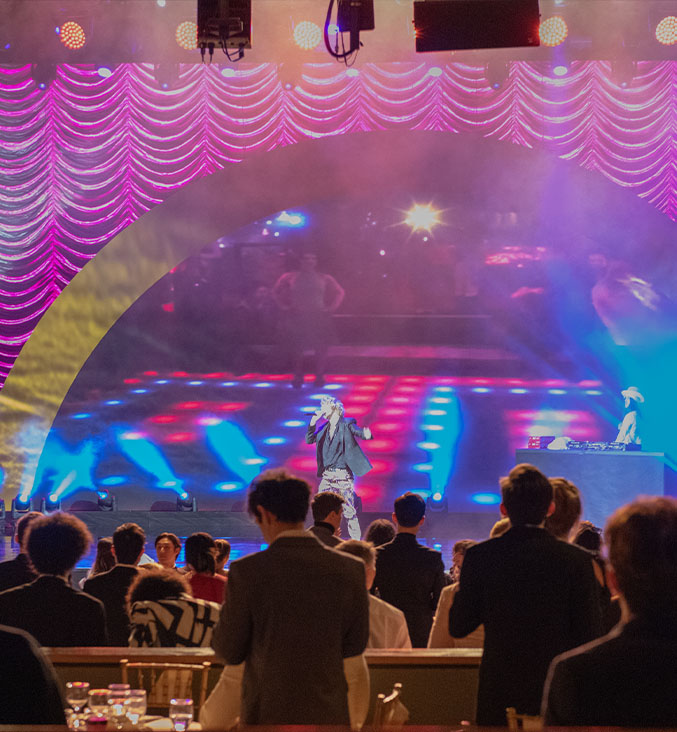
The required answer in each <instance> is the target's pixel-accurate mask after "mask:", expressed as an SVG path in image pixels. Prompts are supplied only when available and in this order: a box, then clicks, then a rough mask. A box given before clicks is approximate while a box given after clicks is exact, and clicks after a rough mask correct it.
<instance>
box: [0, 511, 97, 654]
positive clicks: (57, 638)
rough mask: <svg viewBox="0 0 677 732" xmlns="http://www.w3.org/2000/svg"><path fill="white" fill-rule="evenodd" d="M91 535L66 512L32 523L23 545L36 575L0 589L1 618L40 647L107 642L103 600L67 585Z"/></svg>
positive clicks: (88, 543) (80, 522) (89, 542)
mask: <svg viewBox="0 0 677 732" xmlns="http://www.w3.org/2000/svg"><path fill="white" fill-rule="evenodd" d="M91 542H92V537H91V534H90V533H89V531H88V529H87V527H86V526H85V525H84V523H83V522H82V521H80V519H78V518H76V517H75V516H71V515H69V514H67V513H54V514H51V515H50V516H43V517H41V518H39V519H35V521H33V522H32V523H31V526H30V529H29V531H28V538H27V540H26V549H27V551H28V556H29V558H30V560H31V563H32V565H33V567H35V570H36V571H37V573H38V577H37V579H35V580H34V581H33V582H31V583H30V584H27V585H21V587H15V588H13V589H11V590H5V592H2V593H0V623H2V624H3V625H9V626H11V627H13V628H20V629H21V630H25V631H26V632H27V633H30V634H31V635H32V636H33V637H34V638H35V639H36V640H37V641H38V643H40V645H43V646H103V645H106V616H105V613H104V609H103V605H102V604H101V603H100V602H99V601H98V600H97V599H95V598H93V597H90V596H89V595H87V594H85V593H84V592H78V591H77V590H74V589H73V588H72V587H71V585H70V574H71V572H72V570H73V567H74V566H75V565H76V563H77V561H78V560H79V559H80V557H82V555H83V554H85V552H86V551H87V550H88V549H89V546H90V544H91Z"/></svg>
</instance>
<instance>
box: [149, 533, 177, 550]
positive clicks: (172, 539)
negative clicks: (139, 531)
mask: <svg viewBox="0 0 677 732" xmlns="http://www.w3.org/2000/svg"><path fill="white" fill-rule="evenodd" d="M162 539H167V540H168V541H170V542H171V543H172V544H173V545H174V548H175V549H181V541H180V539H179V537H178V536H177V535H176V534H172V532H171V531H163V532H162V533H161V534H158V535H157V536H156V537H155V544H153V546H156V547H157V545H158V542H160V541H162Z"/></svg>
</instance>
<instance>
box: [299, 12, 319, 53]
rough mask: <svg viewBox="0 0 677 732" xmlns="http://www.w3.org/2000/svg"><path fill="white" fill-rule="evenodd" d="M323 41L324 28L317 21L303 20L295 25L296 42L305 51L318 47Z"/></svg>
mask: <svg viewBox="0 0 677 732" xmlns="http://www.w3.org/2000/svg"><path fill="white" fill-rule="evenodd" d="M321 42H322V29H321V28H320V26H319V25H317V23H312V22H311V21H309V20H302V21H301V22H300V23H297V24H296V26H295V27H294V43H296V45H297V46H298V47H299V48H302V49H303V50H304V51H311V50H312V49H313V48H317V46H319V45H320V43H321Z"/></svg>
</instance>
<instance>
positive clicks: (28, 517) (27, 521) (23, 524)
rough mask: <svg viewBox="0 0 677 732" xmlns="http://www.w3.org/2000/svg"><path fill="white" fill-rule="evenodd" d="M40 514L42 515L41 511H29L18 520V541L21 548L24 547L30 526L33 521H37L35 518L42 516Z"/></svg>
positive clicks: (16, 531)
mask: <svg viewBox="0 0 677 732" xmlns="http://www.w3.org/2000/svg"><path fill="white" fill-rule="evenodd" d="M40 516H42V514H41V513H40V511H29V512H28V513H25V514H24V515H23V516H22V517H21V518H20V519H19V520H18V521H17V522H16V530H15V533H16V541H17V544H18V545H19V548H20V549H21V548H22V547H23V544H24V539H25V537H26V531H27V530H28V527H29V526H30V525H31V523H32V522H33V521H35V519H38V518H40Z"/></svg>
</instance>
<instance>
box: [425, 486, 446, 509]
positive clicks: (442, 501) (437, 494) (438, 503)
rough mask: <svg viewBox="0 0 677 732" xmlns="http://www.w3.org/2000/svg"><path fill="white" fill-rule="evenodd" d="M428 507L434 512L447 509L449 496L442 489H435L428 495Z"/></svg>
mask: <svg viewBox="0 0 677 732" xmlns="http://www.w3.org/2000/svg"><path fill="white" fill-rule="evenodd" d="M426 509H427V510H428V511H433V512H434V511H438V512H439V511H446V510H447V498H446V496H445V495H444V493H442V491H441V490H435V491H433V492H432V493H431V494H430V495H429V496H428V499H427V500H426Z"/></svg>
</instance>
